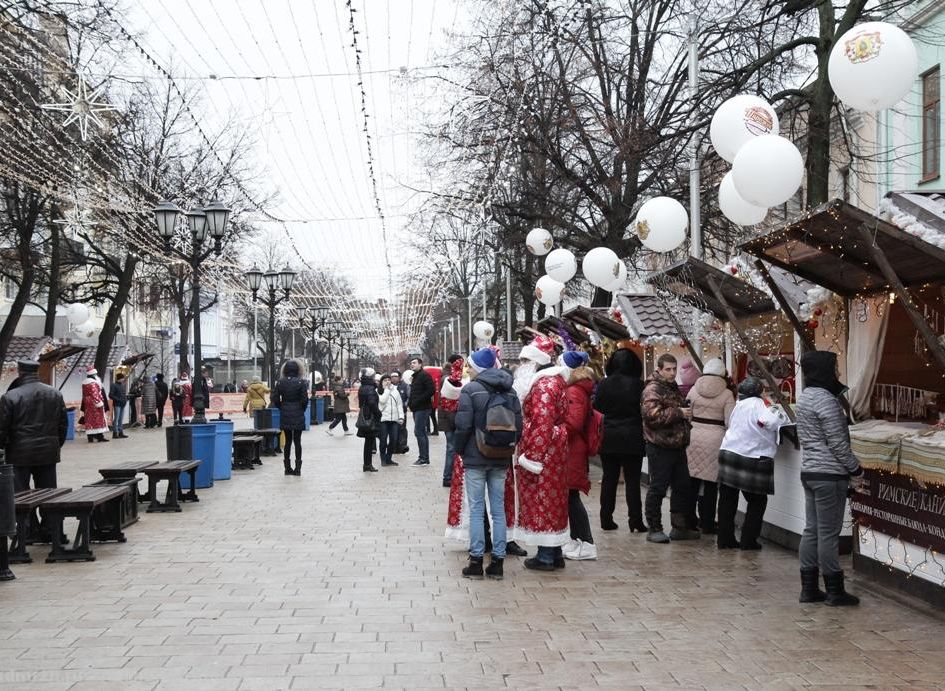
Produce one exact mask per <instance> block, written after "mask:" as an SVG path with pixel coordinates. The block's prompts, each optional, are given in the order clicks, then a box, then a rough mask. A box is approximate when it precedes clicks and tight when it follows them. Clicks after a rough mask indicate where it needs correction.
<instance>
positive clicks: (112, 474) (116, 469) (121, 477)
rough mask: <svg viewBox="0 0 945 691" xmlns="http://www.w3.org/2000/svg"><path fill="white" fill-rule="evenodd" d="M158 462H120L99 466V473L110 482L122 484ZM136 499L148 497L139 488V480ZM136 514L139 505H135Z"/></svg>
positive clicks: (143, 499) (136, 513)
mask: <svg viewBox="0 0 945 691" xmlns="http://www.w3.org/2000/svg"><path fill="white" fill-rule="evenodd" d="M157 464H158V462H157V461H127V462H125V463H119V464H118V465H112V466H109V467H107V468H99V469H98V473H99V475H101V476H102V478H103V479H104V480H107V481H108V482H109V483H114V484H121V483H122V482H124V481H126V480H132V479H136V478H137V477H138V473H140V472H141V471H143V470H144V469H145V468H150V467H151V466H152V465H157ZM135 499H136V501H138V502H144V501H147V497H146V496H144V495H142V494H141V492H140V490H139V489H138V483H137V482H136V483H135ZM134 514H135V517H137V515H138V509H137V507H135V512H134Z"/></svg>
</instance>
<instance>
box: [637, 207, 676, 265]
mask: <svg viewBox="0 0 945 691" xmlns="http://www.w3.org/2000/svg"><path fill="white" fill-rule="evenodd" d="M635 225H636V232H637V235H638V236H639V238H640V242H642V243H643V246H644V247H646V248H647V249H650V250H652V251H654V252H669V251H670V250H674V249H676V248H677V247H679V246H680V245H681V244H682V243H683V241H685V239H686V228H687V227H688V226H689V214H687V213H686V209H685V207H683V205H682V204H680V203H679V202H677V201H676V200H675V199H673V198H672V197H653V199H650V200H649V201H647V202H646V203H644V204H643V206H641V207H640V210H639V211H637V220H636V222H635Z"/></svg>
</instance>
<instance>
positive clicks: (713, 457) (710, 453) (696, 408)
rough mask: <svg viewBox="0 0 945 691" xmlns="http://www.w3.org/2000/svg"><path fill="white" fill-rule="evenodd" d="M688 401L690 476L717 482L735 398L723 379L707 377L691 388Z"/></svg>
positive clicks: (702, 377) (699, 379) (687, 451)
mask: <svg viewBox="0 0 945 691" xmlns="http://www.w3.org/2000/svg"><path fill="white" fill-rule="evenodd" d="M688 399H689V402H690V404H691V406H692V434H691V438H690V440H689V447H688V448H687V449H686V456H687V458H688V460H689V475H690V476H691V477H693V478H696V479H699V480H706V481H708V482H715V481H716V478H718V475H719V448H720V447H721V446H722V439H723V438H724V437H725V430H726V428H727V427H728V420H729V417H730V416H731V414H732V409H733V408H734V407H735V397H734V396H733V395H732V392H731V391H730V390H729V388H728V382H727V381H725V379H724V378H722V377H716V376H715V375H712V374H704V375H702V376H701V377H699V378H698V379H697V380H696V383H695V384H693V385H692V388H691V389H690V390H689V395H688Z"/></svg>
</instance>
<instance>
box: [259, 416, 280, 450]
mask: <svg viewBox="0 0 945 691" xmlns="http://www.w3.org/2000/svg"><path fill="white" fill-rule="evenodd" d="M281 419H282V411H281V410H279V409H278V408H260V409H259V410H255V411H253V429H279V422H280V421H281ZM266 449H267V450H269V451H274V450H277V449H279V438H278V437H274V438H273V439H272V441H271V442H270V443H269V445H268V446H267V447H266Z"/></svg>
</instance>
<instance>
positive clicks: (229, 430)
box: [210, 420, 233, 480]
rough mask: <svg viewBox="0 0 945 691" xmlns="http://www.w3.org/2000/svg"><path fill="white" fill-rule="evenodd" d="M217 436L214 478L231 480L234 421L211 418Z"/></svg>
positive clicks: (214, 447) (214, 449) (214, 451)
mask: <svg viewBox="0 0 945 691" xmlns="http://www.w3.org/2000/svg"><path fill="white" fill-rule="evenodd" d="M210 424H211V425H213V426H214V428H215V432H216V438H215V439H214V442H213V443H214V446H213V479H214V480H229V479H230V477H231V475H232V473H233V421H232V420H210Z"/></svg>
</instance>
